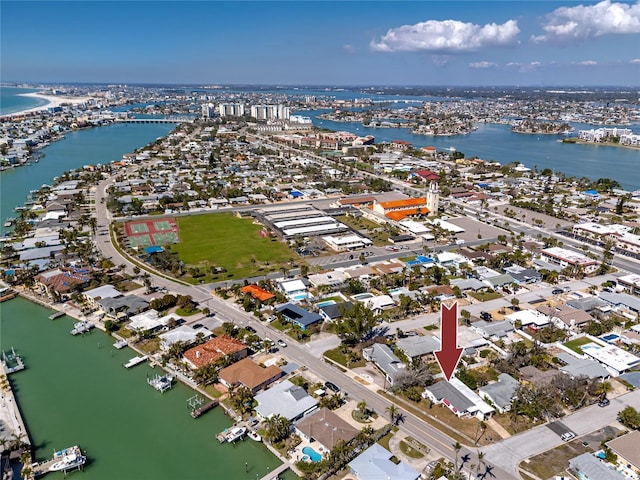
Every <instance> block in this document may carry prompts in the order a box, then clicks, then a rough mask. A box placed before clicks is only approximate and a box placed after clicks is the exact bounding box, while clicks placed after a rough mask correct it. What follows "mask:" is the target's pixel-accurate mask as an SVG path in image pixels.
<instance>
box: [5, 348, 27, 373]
mask: <svg viewBox="0 0 640 480" xmlns="http://www.w3.org/2000/svg"><path fill="white" fill-rule="evenodd" d="M0 362H2V368H3V370H4V372H5V374H6V375H9V374H10V373H14V372H19V371H20V370H24V369H25V366H24V361H23V360H22V357H21V356H20V355H18V354H17V353H16V351H15V350H14V349H13V347H11V353H10V354H9V355H7V354H6V352H5V351H4V350H3V351H2V357H0Z"/></svg>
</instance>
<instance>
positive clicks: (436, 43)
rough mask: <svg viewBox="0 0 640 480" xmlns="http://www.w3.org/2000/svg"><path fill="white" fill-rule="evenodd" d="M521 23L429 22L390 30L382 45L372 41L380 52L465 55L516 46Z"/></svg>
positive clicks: (372, 47)
mask: <svg viewBox="0 0 640 480" xmlns="http://www.w3.org/2000/svg"><path fill="white" fill-rule="evenodd" d="M519 33H520V29H519V28H518V22H517V21H515V20H509V21H507V22H505V23H503V24H502V25H497V24H495V23H490V24H487V25H484V26H480V25H476V24H474V23H464V22H460V21H457V20H443V21H438V20H429V21H426V22H420V23H416V24H415V25H403V26H401V27H398V28H391V29H389V30H388V31H387V33H386V34H385V35H383V36H382V38H381V39H380V41H379V42H376V41H374V40H372V41H371V43H370V47H371V49H372V50H374V51H377V52H434V53H464V52H472V51H476V50H478V49H481V48H484V47H495V46H511V45H517V44H518V43H519V42H518V39H517V37H518V34H519Z"/></svg>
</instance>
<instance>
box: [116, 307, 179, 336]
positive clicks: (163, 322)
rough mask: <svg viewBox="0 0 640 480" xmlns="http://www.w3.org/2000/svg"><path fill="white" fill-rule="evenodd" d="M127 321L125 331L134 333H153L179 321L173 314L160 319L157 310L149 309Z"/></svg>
mask: <svg viewBox="0 0 640 480" xmlns="http://www.w3.org/2000/svg"><path fill="white" fill-rule="evenodd" d="M129 320H130V322H129V323H128V324H127V325H126V326H125V327H126V329H127V330H130V331H132V332H135V333H155V332H157V331H158V330H161V329H163V328H166V327H168V326H170V325H172V324H173V325H175V324H177V322H178V321H180V320H181V319H180V317H179V316H178V315H176V314H174V313H170V314H169V315H164V316H162V317H161V316H160V313H159V312H158V311H157V310H153V309H151V310H146V311H144V312H142V313H139V314H137V315H133V316H132V317H131V318H130V319H129Z"/></svg>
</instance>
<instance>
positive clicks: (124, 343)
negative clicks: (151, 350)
mask: <svg viewBox="0 0 640 480" xmlns="http://www.w3.org/2000/svg"><path fill="white" fill-rule="evenodd" d="M127 345H128V342H127V340H126V339H125V338H123V339H122V340H118V341H117V342H116V343H114V344H113V346H114V347H115V348H116V349H118V350H120V349H121V348H124V347H126V346H127Z"/></svg>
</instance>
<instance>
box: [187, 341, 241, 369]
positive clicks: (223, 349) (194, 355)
mask: <svg viewBox="0 0 640 480" xmlns="http://www.w3.org/2000/svg"><path fill="white" fill-rule="evenodd" d="M248 350H249V349H248V348H247V346H246V345H245V344H244V343H242V342H241V341H240V340H236V339H235V338H231V337H229V336H228V335H221V336H219V337H216V338H213V339H211V340H209V341H208V342H206V343H203V344H202V345H198V346H196V347H193V348H190V349H189V350H187V351H186V352H184V359H185V360H186V362H187V364H188V365H189V366H190V367H191V368H193V369H196V368H200V367H203V366H205V365H208V364H210V363H214V362H215V361H216V360H218V359H220V358H222V357H224V356H226V355H230V356H232V357H233V358H234V359H235V360H241V359H243V358H245V357H246V356H247V354H248Z"/></svg>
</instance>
